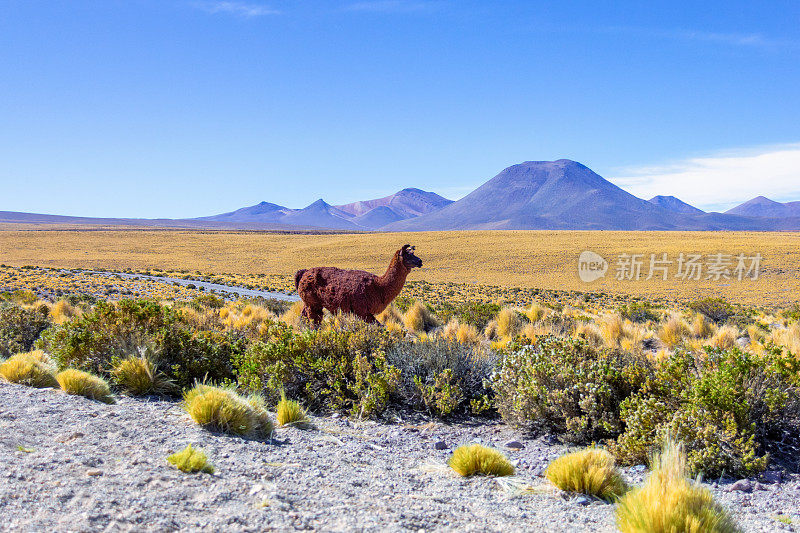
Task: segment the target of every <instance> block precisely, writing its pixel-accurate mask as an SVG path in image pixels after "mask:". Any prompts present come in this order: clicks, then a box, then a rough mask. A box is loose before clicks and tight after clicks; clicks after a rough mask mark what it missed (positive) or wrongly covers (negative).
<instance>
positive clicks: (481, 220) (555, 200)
mask: <svg viewBox="0 0 800 533" xmlns="http://www.w3.org/2000/svg"><path fill="white" fill-rule="evenodd" d="M674 215H675V213H673V212H671V211H668V210H666V209H664V208H662V207H659V206H657V205H653V204H651V203H649V202H646V201H644V200H642V199H641V198H637V197H635V196H633V195H632V194H630V193H628V192H626V191H624V190H622V189H620V188H619V187H617V186H616V185H614V184H613V183H611V182H609V181H607V180H605V179H603V178H602V177H600V176H598V175H597V174H595V173H594V172H592V171H591V170H590V169H589V168H587V167H585V166H584V165H581V164H580V163H576V162H575V161H570V160H568V159H559V160H558V161H527V162H525V163H521V164H518V165H513V166H510V167H508V168H506V169H505V170H503V171H502V172H500V174H498V175H497V176H495V177H494V178H492V179H491V180H489V181H487V182H486V183H484V184H483V185H481V186H480V187H478V188H477V189H476V190H475V191H473V192H472V193H470V194H468V195H467V196H465V197H464V198H462V199H461V200H458V201H457V202H454V203H452V204H450V205H448V206H446V207H444V208H442V209H440V210H439V211H436V212H434V213H430V214H427V215H423V216H420V217H417V218H414V219H410V220H404V221H400V222H395V223H392V224H390V225H389V226H387V227H386V229H390V230H397V231H403V230H412V231H414V230H424V229H432V230H440V229H441V230H452V229H631V230H633V229H674V228H676V227H677V226H678V225H679V224H678V223H677V221H676V220H675V217H674Z"/></svg>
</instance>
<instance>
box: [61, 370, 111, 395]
mask: <svg viewBox="0 0 800 533" xmlns="http://www.w3.org/2000/svg"><path fill="white" fill-rule="evenodd" d="M56 381H58V385H59V386H60V387H61V390H63V391H64V392H66V393H67V394H73V395H75V396H83V397H84V398H89V399H90V400H97V401H100V402H103V403H114V397H113V396H112V395H111V389H110V388H109V386H108V383H107V382H106V381H105V380H104V379H103V378H99V377H97V376H93V375H92V374H89V373H88V372H82V371H80V370H75V369H74V368H68V369H67V370H64V371H62V372H59V373H58V374H56Z"/></svg>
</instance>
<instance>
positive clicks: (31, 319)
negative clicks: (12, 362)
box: [0, 302, 50, 356]
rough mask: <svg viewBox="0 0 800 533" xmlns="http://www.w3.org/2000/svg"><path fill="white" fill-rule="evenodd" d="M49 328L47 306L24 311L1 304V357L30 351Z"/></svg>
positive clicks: (5, 303) (12, 305) (11, 305)
mask: <svg viewBox="0 0 800 533" xmlns="http://www.w3.org/2000/svg"><path fill="white" fill-rule="evenodd" d="M49 326H50V320H49V319H48V313H47V307H46V306H42V307H41V308H37V309H24V308H22V307H19V306H17V305H14V304H12V303H7V302H4V303H2V304H0V356H9V355H12V354H15V353H19V352H28V351H30V350H31V348H33V344H34V341H36V339H38V338H39V335H40V334H41V333H42V332H43V331H44V330H46V329H47V328H48V327H49Z"/></svg>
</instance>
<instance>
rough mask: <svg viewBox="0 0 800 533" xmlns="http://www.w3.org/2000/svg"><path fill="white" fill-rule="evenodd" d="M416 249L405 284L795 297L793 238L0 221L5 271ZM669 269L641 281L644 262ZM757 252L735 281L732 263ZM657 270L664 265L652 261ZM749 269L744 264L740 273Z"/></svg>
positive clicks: (281, 269)
mask: <svg viewBox="0 0 800 533" xmlns="http://www.w3.org/2000/svg"><path fill="white" fill-rule="evenodd" d="M407 242H408V243H412V244H414V245H416V247H417V252H418V255H419V256H420V257H421V258H422V259H423V261H424V267H423V268H422V269H421V270H420V271H418V272H414V273H413V275H412V277H411V278H410V280H414V281H421V280H424V281H429V282H435V283H442V282H445V283H446V282H452V283H459V284H462V283H465V284H480V285H493V286H501V287H525V288H531V287H534V288H542V289H557V290H567V291H581V292H594V293H607V294H614V295H630V296H640V297H644V298H664V299H670V300H687V299H694V298H698V297H703V296H719V297H723V298H725V299H727V300H729V301H731V302H736V303H742V304H748V305H765V306H786V305H791V304H793V303H795V302H797V301H798V300H800V275H798V274H799V273H800V257H799V256H798V254H797V250H798V249H800V233H778V232H773V233H756V232H625V231H463V232H419V233H371V234H367V233H365V234H337V233H330V234H317V235H309V234H287V233H263V232H243V231H197V230H175V229H170V230H150V229H148V230H141V229H127V228H122V229H120V228H114V229H107V228H91V229H90V228H85V227H84V228H62V227H57V226H14V225H7V226H3V227H2V229H1V230H0V260H1V261H2V262H3V263H5V264H9V265H12V266H23V265H35V266H43V267H64V268H97V269H133V270H146V269H161V270H164V271H180V270H184V271H191V272H194V271H200V272H202V273H213V274H223V273H228V274H234V275H241V276H245V277H249V276H253V275H261V274H266V275H282V276H289V275H291V274H293V273H294V272H295V271H296V270H297V269H299V268H306V267H309V266H317V265H331V266H339V267H342V268H360V269H364V270H368V271H372V272H376V273H381V272H383V270H384V269H385V268H386V265H387V263H388V260H389V258H390V256H391V254H392V253H393V252H394V250H396V249H397V248H398V247H399V246H400V245H402V244H404V243H407ZM586 250H590V251H593V252H596V253H598V254H599V255H601V256H602V257H604V258H605V259H606V260H607V261H608V271H607V272H606V275H605V277H603V278H600V279H599V280H597V281H594V282H591V283H586V282H584V281H582V280H581V279H580V277H579V276H578V256H579V255H580V253H581V252H583V251H586ZM720 253H721V254H723V256H725V257H726V258H727V259H728V260H729V261H730V263H729V264H728V265H727V267H726V268H727V270H728V271H729V273H730V278H729V279H728V278H726V277H724V276H723V277H720V278H719V279H716V277H715V276H712V277H711V278H710V279H709V278H708V275H707V272H709V271H708V270H707V269H708V262H709V261H711V260H712V259H713V258H714V257H715V256H716V255H717V254H720ZM623 254H629V255H633V254H641V258H640V260H641V261H642V265H641V273H640V275H639V279H635V277H633V279H627V278H628V277H632V276H630V272H628V273H627V275H626V279H622V280H620V279H617V277H618V276H617V268H618V261H619V258H620V256H621V255H623ZM651 254H655V256H656V258H657V259H659V260H660V259H663V254H667V256H666V258H667V260H668V261H671V263H669V264H666V266H667V268H668V270H667V279H663V277H664V272H663V270H656V271H655V272H654V275H653V276H652V278H651V279H649V280H648V279H646V278H648V277H649V274H650V272H649V270H650V256H651ZM680 254H684V255H685V256H687V257H688V256H689V255H690V254H699V255H700V256H701V262H703V264H704V266H705V267H706V270H705V271H703V272H702V273H701V275H700V279H682V278H680V277H677V274H678V259H679V256H680ZM739 254H744V255H745V256H746V257H748V258H750V257H753V256H755V255H756V254H760V256H761V259H760V262H759V263H760V264H759V265H758V267H759V269H758V276H757V279H752V278H753V277H754V276H753V272H751V273H750V274H749V275H747V276H744V279H742V280H739V279H738V278H737V276H736V272H735V267H736V257H737V256H738V255H739ZM661 266H664V265H661ZM749 266H750V263H748V267H749Z"/></svg>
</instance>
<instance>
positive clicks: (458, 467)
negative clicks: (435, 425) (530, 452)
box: [447, 444, 514, 477]
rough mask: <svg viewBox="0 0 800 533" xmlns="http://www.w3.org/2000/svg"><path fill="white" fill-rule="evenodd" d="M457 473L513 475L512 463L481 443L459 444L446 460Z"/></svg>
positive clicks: (464, 474)
mask: <svg viewBox="0 0 800 533" xmlns="http://www.w3.org/2000/svg"><path fill="white" fill-rule="evenodd" d="M447 464H448V465H450V468H452V469H453V470H455V471H456V473H458V475H460V476H464V477H469V476H473V475H476V474H479V475H483V476H513V475H514V465H512V464H511V463H509V462H508V459H506V456H505V455H503V454H502V453H500V452H499V451H497V450H495V449H493V448H489V447H486V446H483V445H481V444H470V445H467V446H459V447H458V448H456V449H455V451H453V455H452V456H450V460H449V461H448V462H447Z"/></svg>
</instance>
